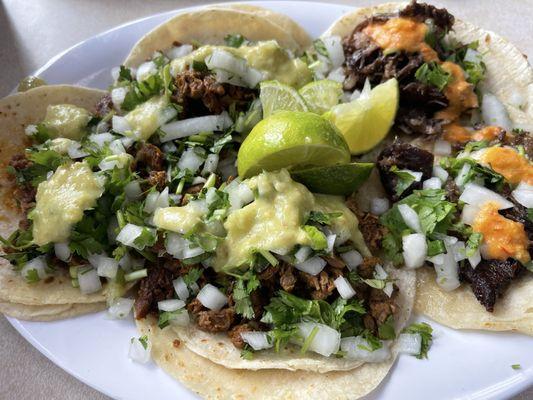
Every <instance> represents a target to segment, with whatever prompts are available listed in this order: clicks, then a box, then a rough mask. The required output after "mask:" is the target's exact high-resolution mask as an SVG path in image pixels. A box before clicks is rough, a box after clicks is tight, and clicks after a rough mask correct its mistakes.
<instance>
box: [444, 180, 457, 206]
mask: <svg viewBox="0 0 533 400" xmlns="http://www.w3.org/2000/svg"><path fill="white" fill-rule="evenodd" d="M444 190H445V191H446V197H448V200H449V201H451V202H452V203H457V202H458V201H459V196H461V192H460V191H459V188H458V187H457V185H456V183H455V180H454V179H453V178H451V177H448V179H447V180H446V183H445V184H444Z"/></svg>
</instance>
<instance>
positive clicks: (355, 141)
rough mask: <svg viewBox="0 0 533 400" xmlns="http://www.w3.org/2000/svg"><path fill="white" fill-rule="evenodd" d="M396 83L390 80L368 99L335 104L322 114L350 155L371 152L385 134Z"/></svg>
mask: <svg viewBox="0 0 533 400" xmlns="http://www.w3.org/2000/svg"><path fill="white" fill-rule="evenodd" d="M398 98H399V92H398V81H397V80H396V79H395V78H393V79H389V80H388V81H387V82H385V83H382V84H380V85H378V86H376V87H375V88H374V89H372V90H371V91H370V93H369V94H368V95H361V97H360V98H358V99H357V100H354V101H352V102H350V103H345V104H339V105H337V106H335V107H333V108H332V109H331V110H330V111H328V112H327V113H326V114H324V118H327V119H329V120H330V121H331V122H333V123H334V124H335V126H336V127H337V128H338V129H339V130H340V131H341V132H342V134H343V135H344V138H345V139H346V142H347V143H348V146H350V152H351V153H352V154H361V153H365V152H367V151H369V150H371V149H372V148H374V147H375V146H376V145H377V144H378V143H379V142H381V141H382V140H383V139H384V138H385V137H386V136H387V133H389V130H390V128H391V127H392V124H393V123H394V118H395V117H396V111H397V109H398Z"/></svg>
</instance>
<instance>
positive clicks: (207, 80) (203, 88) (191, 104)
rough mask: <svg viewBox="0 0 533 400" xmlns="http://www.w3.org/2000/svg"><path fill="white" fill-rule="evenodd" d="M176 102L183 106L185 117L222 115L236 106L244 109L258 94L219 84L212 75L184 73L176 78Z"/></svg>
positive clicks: (195, 72)
mask: <svg viewBox="0 0 533 400" xmlns="http://www.w3.org/2000/svg"><path fill="white" fill-rule="evenodd" d="M174 82H175V85H176V92H175V93H174V95H173V97H174V100H175V101H176V102H177V103H178V104H180V105H181V106H183V108H184V113H185V115H188V116H199V115H205V114H220V113H221V112H222V111H224V110H227V109H228V108H229V106H230V105H231V104H235V106H236V108H237V109H238V110H240V109H244V108H245V105H246V104H248V102H250V101H252V100H253V99H254V98H255V97H256V92H255V91H254V90H252V89H248V88H245V87H240V86H234V85H230V84H228V83H220V82H217V81H216V79H215V77H214V76H213V75H211V74H208V73H205V72H199V71H184V72H181V73H179V74H178V75H177V76H176V78H175V81H174Z"/></svg>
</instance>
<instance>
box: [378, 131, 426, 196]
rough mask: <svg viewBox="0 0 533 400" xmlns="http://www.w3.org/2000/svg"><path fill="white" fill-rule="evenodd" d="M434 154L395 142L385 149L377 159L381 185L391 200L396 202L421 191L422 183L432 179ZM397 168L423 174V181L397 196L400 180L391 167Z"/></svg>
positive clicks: (413, 184) (407, 144)
mask: <svg viewBox="0 0 533 400" xmlns="http://www.w3.org/2000/svg"><path fill="white" fill-rule="evenodd" d="M433 159H434V157H433V154H431V153H430V152H428V151H426V150H422V149H420V148H418V147H416V146H413V145H410V144H409V143H402V142H398V141H396V142H394V143H393V144H392V145H390V146H388V147H386V148H385V149H383V151H382V152H381V153H380V154H379V156H378V159H377V167H378V170H379V176H380V178H381V183H382V184H383V187H384V188H385V191H386V192H387V194H388V195H389V197H390V199H391V200H392V201H394V202H396V201H398V200H400V199H402V198H404V197H406V196H408V195H410V194H411V193H412V192H413V190H415V189H421V188H422V182H423V181H425V180H426V179H429V178H431V174H432V171H433ZM393 166H396V167H397V168H398V169H408V170H411V171H415V172H422V179H421V180H420V181H419V182H413V183H412V184H411V185H410V186H409V187H408V188H407V189H406V190H405V191H404V192H403V193H402V194H401V195H399V196H398V195H397V194H396V186H397V184H398V181H399V178H398V175H396V174H395V173H394V172H391V171H390V169H391V167H393Z"/></svg>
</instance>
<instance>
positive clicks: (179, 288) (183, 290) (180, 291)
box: [172, 276, 189, 301]
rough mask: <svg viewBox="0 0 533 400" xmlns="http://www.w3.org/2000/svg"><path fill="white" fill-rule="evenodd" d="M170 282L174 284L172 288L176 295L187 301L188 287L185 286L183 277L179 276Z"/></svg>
mask: <svg viewBox="0 0 533 400" xmlns="http://www.w3.org/2000/svg"><path fill="white" fill-rule="evenodd" d="M172 284H173V285H174V290H175V291H176V294H177V295H178V297H179V299H180V300H183V301H187V299H188V298H189V289H188V288H187V284H186V283H185V281H184V280H183V278H182V277H181V276H180V277H178V278H176V279H174V280H173V281H172Z"/></svg>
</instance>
